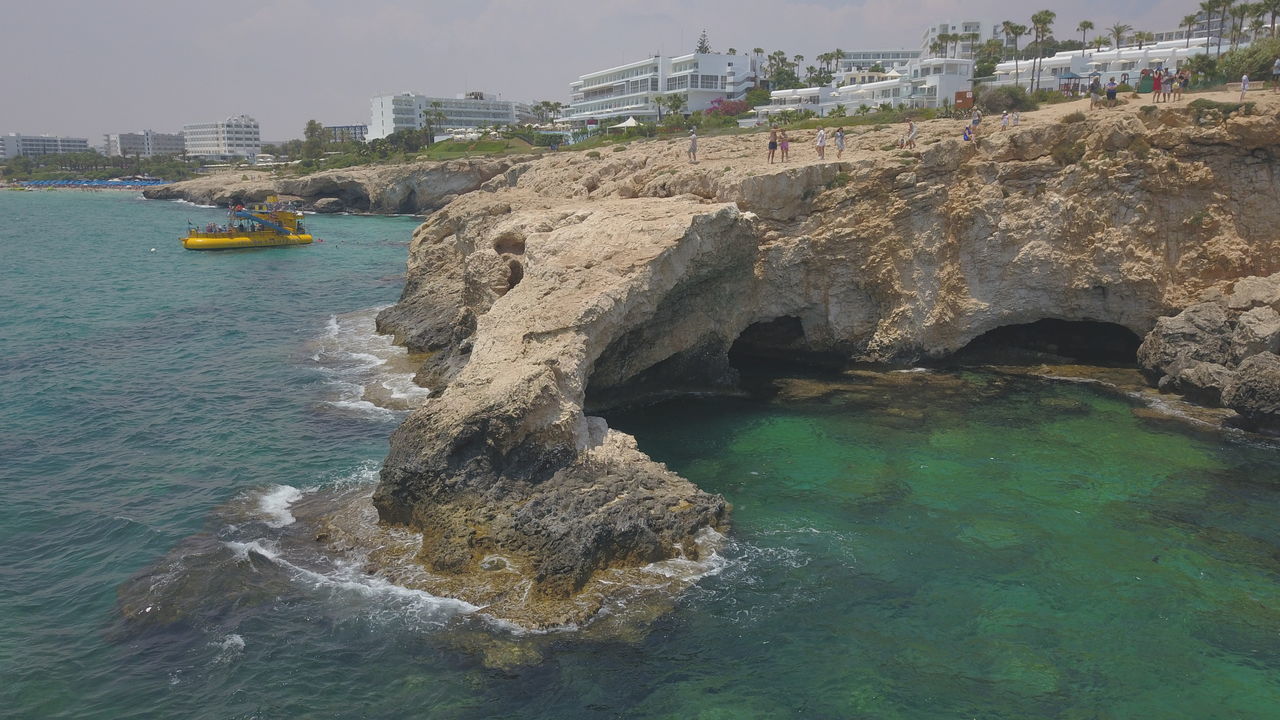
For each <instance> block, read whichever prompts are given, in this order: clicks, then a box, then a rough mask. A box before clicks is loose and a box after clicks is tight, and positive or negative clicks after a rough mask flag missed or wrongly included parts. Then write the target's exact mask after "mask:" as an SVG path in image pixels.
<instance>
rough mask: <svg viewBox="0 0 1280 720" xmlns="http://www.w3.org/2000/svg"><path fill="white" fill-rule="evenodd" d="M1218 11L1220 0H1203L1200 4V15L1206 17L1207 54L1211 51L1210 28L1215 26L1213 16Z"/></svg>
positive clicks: (1205, 40) (1205, 38)
mask: <svg viewBox="0 0 1280 720" xmlns="http://www.w3.org/2000/svg"><path fill="white" fill-rule="evenodd" d="M1217 11H1218V0H1203V1H1202V2H1201V3H1200V14H1201V15H1203V16H1204V43H1205V48H1204V49H1205V52H1208V51H1209V38H1210V37H1211V36H1210V35H1209V27H1210V26H1211V25H1213V14H1214V13H1215V12H1217Z"/></svg>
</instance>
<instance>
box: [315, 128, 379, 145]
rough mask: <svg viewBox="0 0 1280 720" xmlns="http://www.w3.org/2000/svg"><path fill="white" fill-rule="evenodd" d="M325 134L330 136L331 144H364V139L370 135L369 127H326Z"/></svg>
mask: <svg viewBox="0 0 1280 720" xmlns="http://www.w3.org/2000/svg"><path fill="white" fill-rule="evenodd" d="M324 131H325V134H326V135H328V136H329V142H336V143H340V142H364V138H365V136H366V135H368V134H369V126H368V125H325V126H324Z"/></svg>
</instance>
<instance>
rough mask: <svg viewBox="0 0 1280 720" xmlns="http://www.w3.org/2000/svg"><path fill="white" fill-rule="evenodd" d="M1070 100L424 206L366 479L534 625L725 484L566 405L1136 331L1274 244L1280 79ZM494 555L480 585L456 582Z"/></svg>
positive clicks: (382, 509)
mask: <svg viewBox="0 0 1280 720" xmlns="http://www.w3.org/2000/svg"><path fill="white" fill-rule="evenodd" d="M1072 109H1076V108H1058V109H1055V110H1054V111H1053V112H1046V113H1044V114H1028V115H1027V116H1026V117H1025V120H1026V122H1025V124H1023V125H1022V126H1021V127H1018V128H1013V129H1010V130H1007V131H1003V132H990V133H988V135H986V136H985V137H983V138H982V139H981V142H980V143H979V144H978V146H977V147H975V146H973V145H972V144H970V143H965V142H962V141H961V140H960V139H959V138H958V136H959V130H960V125H961V124H960V123H959V122H953V121H935V122H931V123H926V124H924V127H923V132H922V135H921V138H920V146H919V148H918V149H917V150H916V151H914V152H911V151H899V150H898V149H896V148H895V147H894V144H893V142H894V140H895V139H896V137H897V136H898V135H899V134H900V129H899V128H879V129H863V128H857V129H853V130H851V131H850V135H849V150H848V151H847V152H846V153H845V155H844V157H843V158H840V159H839V160H836V159H835V158H834V157H833V156H834V149H833V148H831V147H829V148H828V158H827V160H826V161H817V160H816V159H815V158H814V152H813V150H812V148H811V147H810V146H809V143H810V138H811V136H812V132H810V133H804V132H801V133H797V135H799V137H793V147H794V148H795V149H794V150H793V154H795V155H798V156H802V158H803V159H801V160H798V161H793V162H790V163H787V164H781V163H779V164H773V165H769V164H766V163H765V162H764V152H763V147H762V144H763V141H764V136H763V135H759V134H754V135H748V136H731V137H723V138H711V139H704V140H703V141H702V143H701V144H702V158H701V160H700V162H698V163H697V164H691V163H689V162H687V161H686V160H685V159H684V143H682V142H645V143H636V144H633V145H631V146H630V147H626V148H622V149H618V150H617V151H616V152H603V153H597V154H594V155H595V156H594V157H593V156H591V155H592V154H585V153H561V154H558V155H553V156H549V157H543V158H541V159H539V160H538V161H536V162H530V163H525V164H522V165H520V166H519V167H514V168H509V169H508V170H507V171H505V172H502V173H499V174H494V175H493V176H492V177H491V178H490V179H489V180H487V181H485V182H484V183H482V184H481V185H480V187H479V188H478V190H477V191H476V192H471V193H468V194H464V195H462V196H461V197H458V198H457V199H455V200H453V201H452V202H450V203H449V204H448V205H447V206H445V207H444V208H443V209H442V210H440V211H439V212H437V213H435V214H434V215H432V216H431V217H430V218H429V219H428V220H427V222H425V223H424V224H423V225H422V226H421V227H419V228H418V229H417V231H416V232H415V233H414V237H413V242H412V245H411V248H410V254H409V265H408V266H409V272H408V278H407V282H406V285H405V289H404V293H403V295H402V297H401V299H400V302H399V303H397V304H396V305H395V306H393V307H391V308H388V309H387V310H385V311H384V312H383V313H382V314H381V315H380V317H379V327H380V329H381V330H383V331H385V332H391V333H395V334H396V335H397V337H398V338H399V339H400V340H401V341H402V342H404V343H405V344H407V345H408V346H410V347H411V348H412V349H414V350H417V351H421V352H425V353H427V354H428V357H427V360H426V362H425V363H424V364H423V367H422V370H421V371H420V373H419V378H420V380H421V381H422V382H423V383H424V384H426V385H427V386H428V387H430V388H432V389H433V391H435V392H434V394H433V397H432V398H431V399H429V400H428V401H426V403H425V404H424V405H423V406H422V407H421V408H420V409H419V410H418V411H416V412H415V413H414V414H413V416H412V417H411V418H409V420H408V421H406V422H405V423H404V425H403V426H402V427H401V428H400V429H399V430H397V431H396V433H395V435H394V436H393V438H392V447H391V451H390V454H389V455H388V457H387V460H386V463H385V465H384V467H383V469H382V474H381V482H380V484H379V486H378V489H377V491H376V493H375V496H374V504H375V506H376V508H377V510H378V513H379V515H380V517H381V519H382V520H383V521H385V522H386V523H389V524H390V525H392V526H403V527H406V528H409V529H412V530H413V531H415V532H418V533H421V536H422V544H421V550H420V553H419V558H420V560H421V561H422V562H423V563H424V564H425V566H426V568H427V570H428V571H429V573H430V574H431V576H432V579H428V580H427V581H425V582H424V586H425V587H427V588H428V589H431V588H435V589H437V590H442V591H447V592H449V593H451V594H455V595H458V596H461V597H462V598H463V599H467V600H476V599H479V600H484V601H486V602H488V603H490V604H491V606H492V607H493V608H495V609H494V610H491V611H492V612H495V613H496V614H497V615H499V616H503V617H511V618H516V619H519V620H520V621H522V622H526V623H531V624H539V625H557V624H565V623H570V622H580V621H582V620H585V619H588V618H589V617H591V615H592V614H593V613H594V612H595V611H596V610H597V609H598V608H599V607H600V597H601V594H602V593H607V592H608V590H607V589H606V588H605V587H604V586H602V585H601V583H599V582H597V581H598V580H599V579H600V578H601V577H603V575H602V574H603V573H607V572H611V571H615V570H617V569H620V568H621V569H626V568H640V567H644V566H645V565H646V564H648V563H653V562H655V561H660V560H664V559H668V558H673V557H686V558H690V559H695V558H697V557H698V556H699V554H700V553H705V552H706V549H705V548H706V546H705V545H704V544H699V543H696V542H694V539H695V538H696V537H699V533H705V532H706V531H707V530H708V529H717V528H721V529H722V528H724V527H725V525H726V524H727V522H728V508H727V507H726V505H725V502H724V500H723V499H722V498H719V497H717V496H713V495H708V494H707V493H704V492H702V491H700V490H698V489H697V488H695V487H693V486H692V485H691V484H690V483H688V482H687V481H685V480H684V479H682V478H680V477H678V476H677V475H675V474H673V473H671V472H670V471H668V470H667V469H666V468H665V467H663V466H662V465H661V464H660V463H656V462H654V461H653V460H651V459H650V458H648V457H647V456H645V455H644V454H643V453H642V452H641V451H639V450H638V449H637V448H636V446H635V443H634V440H633V439H632V438H630V437H629V436H626V435H625V434H622V433H619V432H618V431H616V430H614V429H611V428H609V427H608V426H607V424H606V423H605V421H604V420H603V419H601V418H599V417H596V416H594V415H593V413H594V412H597V411H599V410H600V409H603V408H608V407H612V406H616V405H619V404H623V403H629V402H635V401H637V400H642V399H648V398H654V397H661V396H663V395H665V394H670V393H673V392H691V391H693V392H696V391H703V390H719V389H725V388H728V387H732V386H733V384H734V383H735V382H736V379H737V378H736V371H735V369H734V365H733V363H732V362H731V361H730V358H731V356H732V357H735V358H738V359H739V361H741V360H740V359H741V358H744V357H745V358H752V357H760V358H767V357H777V356H780V355H781V356H786V357H792V358H795V357H805V356H812V357H815V358H836V359H839V360H840V361H845V362H849V361H897V362H906V361H912V360H916V359H920V358H926V357H940V356H945V355H948V354H951V353H954V352H956V351H958V350H960V349H961V348H963V347H964V346H965V345H966V344H967V343H969V342H970V341H972V340H973V339H975V338H977V337H978V336H980V335H982V334H983V333H985V332H987V331H990V330H993V329H996V328H1000V327H1003V326H1008V325H1017V324H1023V323H1031V322H1035V321H1038V320H1043V319H1058V320H1088V321H1094V322H1103V323H1112V324H1115V325H1119V326H1122V327H1123V328H1127V329H1128V330H1130V331H1132V332H1133V333H1134V334H1136V335H1137V336H1142V335H1145V334H1146V333H1147V332H1148V331H1150V330H1151V329H1152V328H1153V327H1154V326H1155V325H1156V322H1157V319H1158V318H1160V317H1161V316H1162V315H1168V314H1171V313H1173V312H1175V311H1177V310H1179V309H1181V308H1184V307H1186V306H1188V305H1190V304H1192V303H1193V302H1195V301H1196V300H1197V299H1198V298H1199V297H1200V296H1201V295H1202V294H1203V293H1205V292H1206V291H1212V290H1213V289H1214V288H1223V287H1226V286H1227V285H1228V284H1229V283H1230V282H1231V281H1233V280H1235V279H1237V278H1240V277H1243V276H1246V275H1270V274H1272V273H1274V272H1275V271H1277V270H1280V258H1278V257H1277V256H1276V253H1275V249H1276V248H1275V244H1276V241H1275V234H1274V230H1273V228H1274V227H1275V226H1276V224H1277V220H1280V217H1277V215H1278V214H1280V211H1278V210H1277V209H1276V207H1275V202H1274V198H1275V197H1277V191H1280V184H1278V182H1277V177H1276V158H1277V157H1280V117H1277V113H1276V111H1277V110H1278V109H1280V103H1275V102H1273V101H1270V99H1267V102H1264V103H1263V104H1261V105H1260V106H1259V107H1257V108H1253V109H1251V110H1249V111H1246V110H1236V111H1234V112H1233V111H1232V109H1231V108H1230V107H1226V106H1212V107H1204V106H1203V104H1202V105H1201V106H1199V107H1188V106H1187V105H1186V104H1185V103H1184V104H1183V105H1180V106H1172V107H1168V108H1166V109H1161V110H1155V109H1150V108H1146V109H1139V108H1136V107H1131V108H1127V109H1122V110H1117V111H1110V112H1097V113H1090V114H1088V116H1087V117H1085V118H1083V119H1080V118H1077V117H1066V113H1067V112H1068V111H1070V110H1072ZM1064 120H1065V121H1064ZM836 122H838V121H835V120H833V121H832V123H831V124H832V125H833V126H834V125H835V124H836ZM495 570H501V571H503V572H512V571H514V572H513V575H512V577H513V580H512V582H510V583H508V584H507V585H505V588H506V589H505V590H502V591H498V592H494V591H493V590H492V585H491V584H490V585H487V586H486V587H489V588H490V589H489V590H487V591H486V593H485V594H484V596H483V597H479V596H474V595H473V596H469V595H468V593H469V592H471V591H469V590H468V589H467V588H468V587H480V586H485V582H484V578H485V577H486V576H492V574H493V573H494V572H495ZM517 578H518V581H516V579H517Z"/></svg>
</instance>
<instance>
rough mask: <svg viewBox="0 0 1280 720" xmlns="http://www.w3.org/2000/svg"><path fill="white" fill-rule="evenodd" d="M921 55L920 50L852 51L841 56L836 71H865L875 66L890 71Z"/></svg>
mask: <svg viewBox="0 0 1280 720" xmlns="http://www.w3.org/2000/svg"><path fill="white" fill-rule="evenodd" d="M921 54H922V51H920V50H852V51H848V52H845V53H843V54H841V56H840V60H839V61H838V63H837V67H836V70H837V71H838V72H841V73H847V72H852V71H857V70H862V71H866V70H870V69H871V68H872V67H875V66H876V65H879V66H880V67H882V68H884V69H885V70H891V69H893V68H895V67H897V66H899V65H906V64H907V63H909V62H911V61H912V60H915V59H917V58H919V57H920V55H921Z"/></svg>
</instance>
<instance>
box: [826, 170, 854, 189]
mask: <svg viewBox="0 0 1280 720" xmlns="http://www.w3.org/2000/svg"><path fill="white" fill-rule="evenodd" d="M852 179H853V178H852V177H850V176H849V173H846V172H840V173H836V176H835V177H833V178H831V180H830V182H828V183H827V189H828V190H834V189H836V188H838V187H844V186H845V185H848V184H849V181H850V180H852Z"/></svg>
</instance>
